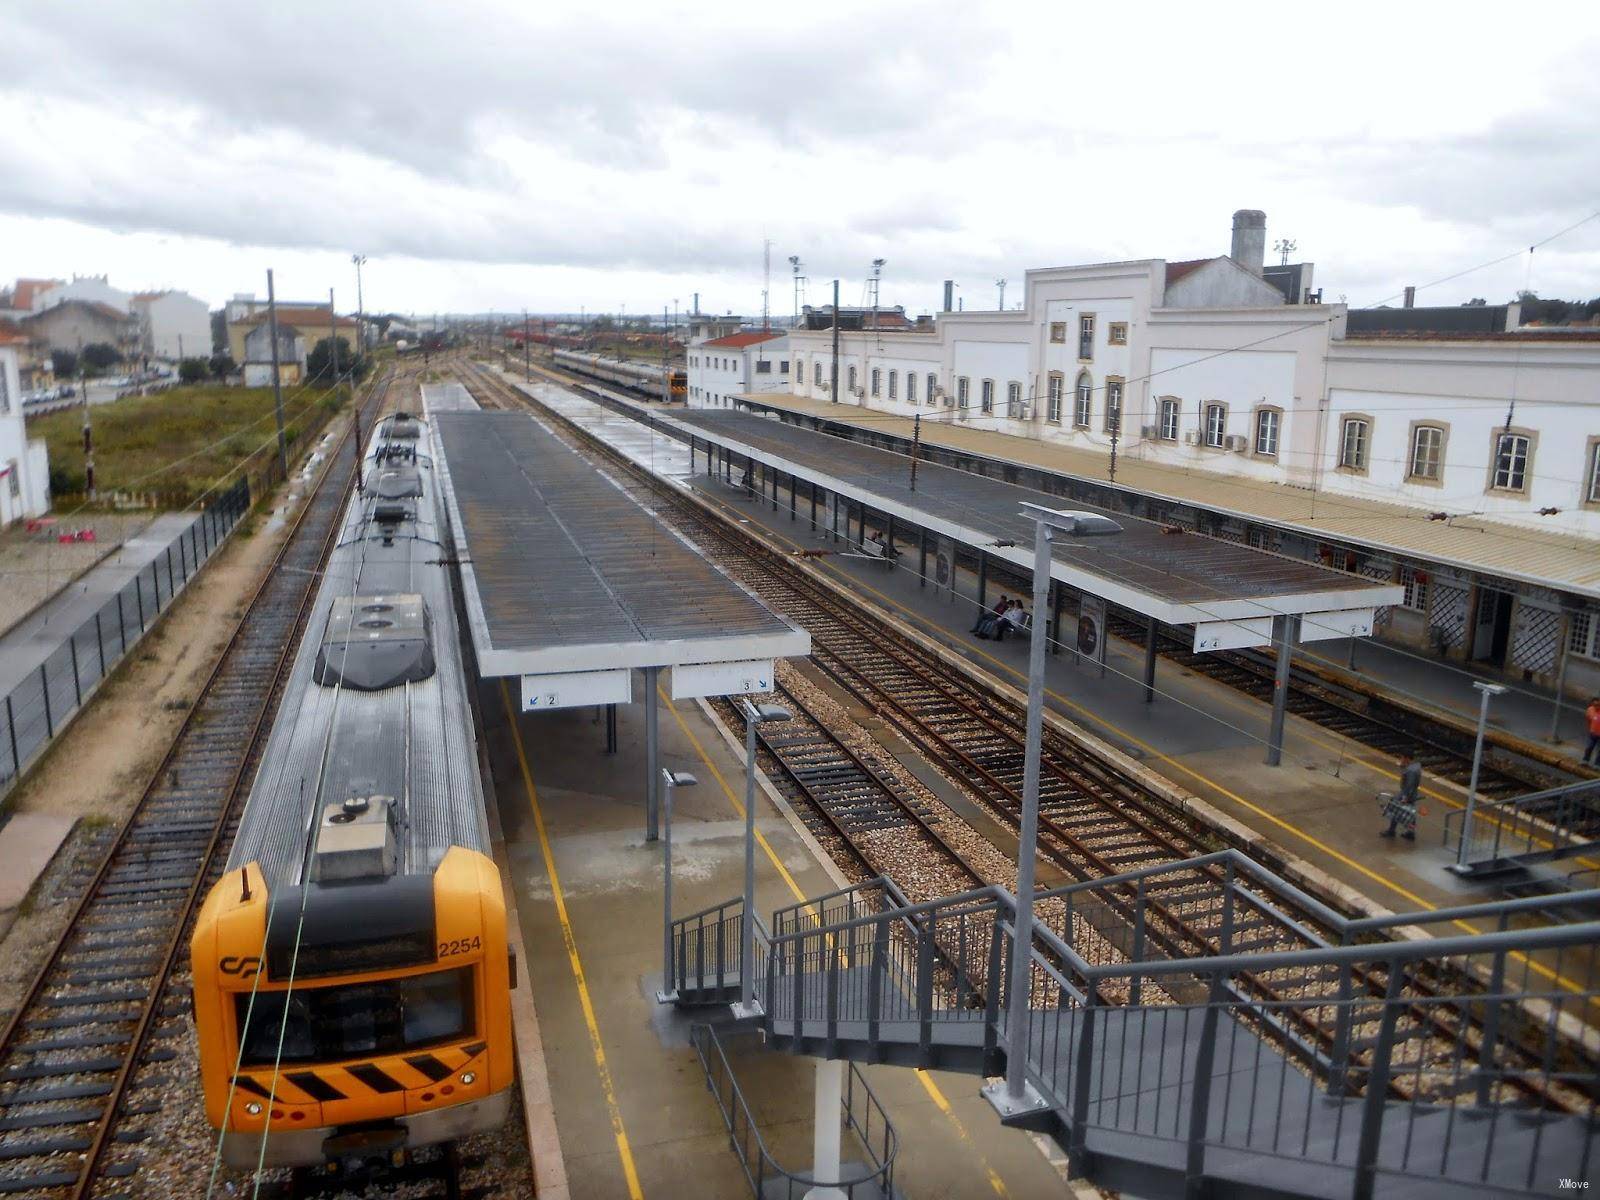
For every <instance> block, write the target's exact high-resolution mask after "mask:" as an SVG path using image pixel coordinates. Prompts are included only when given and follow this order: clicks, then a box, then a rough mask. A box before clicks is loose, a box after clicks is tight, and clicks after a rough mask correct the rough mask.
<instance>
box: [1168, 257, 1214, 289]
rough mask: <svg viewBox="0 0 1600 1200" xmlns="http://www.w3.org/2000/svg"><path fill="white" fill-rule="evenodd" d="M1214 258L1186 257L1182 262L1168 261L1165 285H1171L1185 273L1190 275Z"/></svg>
mask: <svg viewBox="0 0 1600 1200" xmlns="http://www.w3.org/2000/svg"><path fill="white" fill-rule="evenodd" d="M1216 261H1217V260H1216V259H1214V258H1187V259H1184V261H1183V262H1169V263H1168V264H1167V282H1166V285H1165V286H1167V287H1171V286H1172V285H1173V284H1175V283H1177V282H1178V280H1180V279H1182V278H1183V277H1184V276H1185V275H1192V274H1194V273H1195V272H1196V271H1198V270H1199V269H1200V268H1201V267H1203V266H1205V265H1206V264H1207V263H1212V262H1216Z"/></svg>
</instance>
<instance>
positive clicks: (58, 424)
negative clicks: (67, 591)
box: [28, 384, 349, 504]
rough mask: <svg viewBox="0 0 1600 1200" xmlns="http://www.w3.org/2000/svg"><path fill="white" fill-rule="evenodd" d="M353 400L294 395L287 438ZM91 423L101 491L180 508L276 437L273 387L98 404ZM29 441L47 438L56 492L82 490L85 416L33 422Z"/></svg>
mask: <svg viewBox="0 0 1600 1200" xmlns="http://www.w3.org/2000/svg"><path fill="white" fill-rule="evenodd" d="M348 397H349V389H348V388H338V389H320V388H291V389H288V390H287V391H286V392H285V394H284V398H283V417H284V425H285V432H286V433H287V435H288V436H289V438H291V439H292V438H293V437H294V434H295V432H296V431H297V430H299V429H303V428H308V427H310V426H313V425H316V424H319V423H320V422H321V421H322V420H323V419H324V418H325V417H326V416H327V415H328V414H331V413H333V412H336V411H338V409H339V408H340V407H341V406H342V405H343V404H344V402H345V400H346V399H348ZM90 417H91V420H92V422H93V428H94V472H95V487H96V489H97V490H98V491H99V492H102V493H104V492H153V493H158V494H160V495H161V497H162V499H163V501H164V502H168V503H172V504H181V503H185V502H186V499H185V498H186V497H192V496H195V495H198V494H200V493H201V492H204V491H205V490H206V489H208V488H210V487H211V486H213V485H214V484H216V483H218V482H220V481H222V480H224V479H225V478H227V477H228V476H229V474H230V473H231V472H233V471H234V470H235V469H236V468H237V467H238V466H239V465H240V464H241V463H242V462H244V461H245V460H246V459H247V458H249V457H251V455H253V454H258V453H261V452H262V451H263V447H270V446H271V445H273V444H274V442H275V437H276V425H275V422H274V420H273V404H272V389H271V388H236V387H225V386H223V385H221V384H198V385H195V386H191V387H178V388H172V389H170V390H169V391H165V392H158V393H156V394H154V395H151V396H130V397H128V398H126V399H123V400H117V401H114V402H113V403H111V404H97V405H95V406H94V407H93V408H92V409H91V410H90ZM28 434H29V436H30V437H42V438H44V439H45V441H46V443H48V445H49V447H50V467H51V472H50V475H51V488H52V490H53V491H55V492H56V493H58V494H61V493H73V492H80V491H82V490H83V488H84V455H83V410H82V409H79V408H73V409H67V410H64V411H62V412H56V413H51V414H49V415H48V416H43V417H37V418H33V419H30V420H29V421H28ZM268 452H270V451H268ZM169 498H170V499H169Z"/></svg>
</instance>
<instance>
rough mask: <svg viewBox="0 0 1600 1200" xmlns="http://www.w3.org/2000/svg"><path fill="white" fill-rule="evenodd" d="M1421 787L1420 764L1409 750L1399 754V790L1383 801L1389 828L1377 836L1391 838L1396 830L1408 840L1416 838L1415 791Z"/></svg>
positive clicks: (1384, 813) (1411, 840)
mask: <svg viewBox="0 0 1600 1200" xmlns="http://www.w3.org/2000/svg"><path fill="white" fill-rule="evenodd" d="M1421 787H1422V764H1421V763H1419V762H1418V761H1417V760H1416V756H1415V755H1413V754H1412V753H1411V751H1409V750H1407V751H1404V752H1403V753H1402V754H1401V755H1400V790H1399V791H1398V792H1396V793H1395V794H1394V795H1392V796H1390V797H1389V799H1388V800H1387V801H1386V802H1385V803H1384V806H1383V815H1384V816H1386V817H1388V818H1389V828H1387V829H1385V830H1384V831H1383V832H1382V833H1380V834H1379V835H1378V836H1379V837H1387V838H1392V837H1393V836H1394V835H1395V832H1396V830H1398V831H1399V833H1400V836H1401V837H1403V838H1405V839H1406V841H1408V842H1414V841H1416V840H1417V792H1418V789H1420V788H1421Z"/></svg>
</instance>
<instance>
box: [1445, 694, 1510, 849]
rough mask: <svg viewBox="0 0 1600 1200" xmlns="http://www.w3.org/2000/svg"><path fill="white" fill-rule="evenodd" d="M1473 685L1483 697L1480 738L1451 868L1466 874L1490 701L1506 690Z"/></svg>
mask: <svg viewBox="0 0 1600 1200" xmlns="http://www.w3.org/2000/svg"><path fill="white" fill-rule="evenodd" d="M1472 686H1473V687H1475V688H1477V689H1478V691H1479V693H1480V694H1481V696H1482V698H1481V699H1480V700H1479V701H1478V740H1477V741H1476V742H1474V743H1473V746H1472V780H1471V782H1469V783H1468V784H1467V810H1466V811H1465V812H1464V813H1462V814H1461V841H1460V843H1459V844H1458V845H1457V846H1456V861H1455V865H1454V866H1452V867H1451V868H1450V869H1451V870H1452V871H1456V872H1458V873H1460V874H1466V873H1467V871H1468V867H1467V847H1468V846H1469V845H1470V843H1471V839H1472V820H1473V816H1474V814H1475V813H1476V810H1477V807H1478V770H1479V768H1480V767H1482V765H1483V735H1484V732H1485V730H1486V729H1487V727H1488V725H1489V701H1491V700H1493V699H1494V698H1495V697H1496V696H1499V695H1502V694H1504V693H1505V691H1506V687H1505V685H1504V684H1499V683H1485V682H1484V681H1483V680H1481V679H1478V680H1474V681H1473V684H1472Z"/></svg>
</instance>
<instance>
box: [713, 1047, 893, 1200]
mask: <svg viewBox="0 0 1600 1200" xmlns="http://www.w3.org/2000/svg"><path fill="white" fill-rule="evenodd" d="M690 1041H691V1042H692V1043H693V1045H694V1048H695V1053H696V1054H697V1055H698V1056H699V1058H700V1066H701V1068H702V1069H703V1070H704V1071H705V1073H706V1086H707V1088H709V1089H710V1091H711V1094H712V1096H713V1098H715V1100H716V1102H717V1108H718V1109H719V1110H720V1111H721V1113H722V1123H723V1125H725V1126H726V1127H727V1130H728V1140H729V1142H730V1144H731V1145H732V1147H733V1149H734V1151H735V1152H736V1153H738V1155H739V1166H740V1168H741V1169H742V1170H743V1171H744V1177H745V1180H746V1181H747V1182H748V1183H749V1184H750V1190H751V1194H752V1195H754V1196H756V1197H757V1198H758V1200H759V1198H762V1197H767V1196H770V1195H772V1194H773V1193H772V1192H771V1190H769V1189H770V1184H772V1183H775V1182H777V1181H779V1180H782V1181H783V1184H784V1191H783V1194H784V1195H785V1196H786V1197H791V1198H792V1197H795V1196H798V1195H803V1194H804V1193H805V1192H807V1191H810V1190H811V1189H812V1188H838V1189H840V1190H841V1191H843V1192H844V1193H845V1195H846V1196H851V1197H853V1196H855V1195H856V1191H857V1189H858V1188H860V1189H866V1188H868V1187H870V1188H871V1190H872V1192H873V1193H874V1194H881V1195H884V1196H890V1195H893V1194H894V1166H895V1160H896V1159H897V1158H898V1157H899V1154H900V1135H899V1133H898V1131H896V1129H895V1127H894V1124H893V1123H892V1122H891V1121H890V1120H889V1115H888V1113H887V1112H886V1111H885V1109H884V1107H883V1104H882V1102H881V1101H880V1100H879V1099H878V1097H877V1095H876V1094H875V1093H874V1092H873V1090H872V1088H871V1086H870V1085H869V1084H868V1083H867V1080H866V1076H864V1075H863V1074H862V1073H861V1071H860V1069H859V1068H858V1067H857V1066H856V1065H855V1064H854V1063H850V1064H849V1068H850V1069H849V1073H848V1074H847V1075H846V1077H845V1092H844V1097H843V1100H842V1103H841V1108H842V1111H843V1113H844V1126H845V1128H846V1129H848V1130H849V1131H850V1132H852V1133H854V1134H855V1135H856V1139H857V1141H858V1142H859V1143H860V1145H861V1147H862V1149H863V1150H864V1151H865V1153H866V1158H867V1161H866V1162H865V1163H863V1164H862V1165H861V1166H860V1168H858V1169H857V1170H855V1171H852V1172H849V1173H845V1172H844V1170H843V1164H841V1174H840V1176H839V1178H837V1179H819V1178H818V1177H817V1176H816V1174H815V1173H814V1172H812V1171H791V1170H789V1169H788V1168H786V1167H784V1166H782V1165H781V1164H780V1163H779V1162H778V1160H777V1159H776V1158H774V1157H773V1155H772V1151H771V1150H769V1149H768V1148H767V1142H766V1138H764V1137H763V1136H762V1134H761V1127H760V1126H759V1125H758V1124H757V1123H756V1118H755V1114H754V1112H753V1111H752V1110H751V1108H750V1105H749V1102H748V1101H746V1100H745V1098H744V1090H743V1089H742V1088H740V1086H739V1080H738V1078H737V1076H735V1075H734V1072H733V1064H732V1063H730V1062H729V1061H728V1054H727V1049H726V1048H725V1047H724V1046H723V1044H722V1038H721V1036H720V1035H719V1034H718V1032H717V1029H716V1027H715V1026H712V1025H696V1026H694V1028H693V1029H692V1030H691V1031H690ZM719 1068H720V1071H719ZM719 1077H720V1078H723V1079H726V1081H727V1087H728V1095H727V1099H726V1100H724V1098H723V1094H722V1089H721V1087H720V1086H719ZM858 1094H859V1095H860V1096H862V1097H864V1100H863V1107H864V1108H865V1115H864V1116H859V1115H857V1112H856V1098H857V1095H858ZM874 1114H876V1115H877V1120H878V1133H879V1136H880V1137H881V1138H882V1146H883V1149H882V1151H881V1152H880V1151H878V1150H877V1149H876V1148H875V1146H874V1140H873V1132H874V1131H873V1115H874ZM741 1130H742V1131H743V1133H744V1134H745V1135H747V1137H748V1138H749V1139H753V1144H752V1141H749V1140H746V1138H744V1137H741V1136H740V1134H741Z"/></svg>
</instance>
